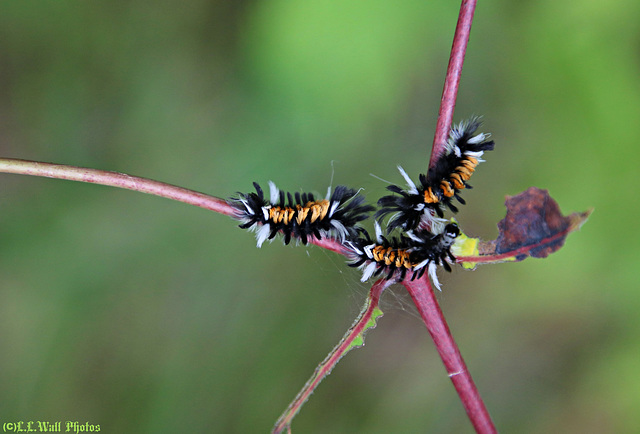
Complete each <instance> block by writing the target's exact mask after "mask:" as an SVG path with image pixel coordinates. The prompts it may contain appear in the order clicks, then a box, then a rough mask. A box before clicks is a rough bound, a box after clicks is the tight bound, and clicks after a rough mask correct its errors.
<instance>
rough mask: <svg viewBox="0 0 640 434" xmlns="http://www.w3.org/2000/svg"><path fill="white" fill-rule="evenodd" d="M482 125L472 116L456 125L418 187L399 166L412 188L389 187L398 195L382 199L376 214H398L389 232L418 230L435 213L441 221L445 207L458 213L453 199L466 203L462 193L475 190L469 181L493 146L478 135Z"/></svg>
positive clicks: (482, 135) (480, 134)
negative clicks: (397, 228)
mask: <svg viewBox="0 0 640 434" xmlns="http://www.w3.org/2000/svg"><path fill="white" fill-rule="evenodd" d="M480 124H481V122H480V118H478V117H473V118H471V119H469V120H468V121H465V122H460V123H459V124H458V125H456V126H454V127H453V128H452V129H451V131H450V133H449V139H448V140H447V145H446V148H445V152H444V154H443V155H442V156H441V157H440V158H439V159H438V161H437V162H436V164H435V165H434V166H433V167H432V168H430V169H429V171H428V172H427V174H426V175H424V174H420V176H419V180H420V183H419V184H418V185H416V184H415V183H414V182H413V181H412V180H411V178H410V177H409V175H407V172H405V171H404V169H403V168H402V167H400V166H398V170H399V171H400V174H401V175H402V177H403V178H404V179H405V181H406V182H407V185H408V187H409V188H408V189H407V190H404V189H402V188H401V187H399V186H397V185H390V186H388V187H387V190H389V191H391V192H393V193H397V195H396V194H393V195H388V196H383V197H381V198H380V199H379V200H378V206H379V207H380V210H378V211H377V212H376V214H375V217H376V218H377V219H378V220H381V219H383V218H384V217H385V216H386V215H387V214H392V213H395V214H394V215H393V216H392V217H391V218H390V220H389V222H388V223H387V230H388V231H391V230H393V229H394V228H396V227H400V228H403V229H405V230H411V229H415V228H417V227H418V226H419V225H420V223H421V221H422V220H423V219H425V220H434V219H435V214H437V216H438V217H440V218H442V217H444V213H443V209H444V208H445V207H448V208H449V209H450V210H451V211H453V212H458V208H457V207H456V206H455V205H453V203H452V202H453V199H454V198H455V199H457V200H458V202H460V203H461V204H463V205H464V204H465V201H464V199H462V197H460V194H459V192H460V191H461V190H464V189H465V188H469V189H470V188H472V187H471V186H470V185H469V184H468V183H467V181H468V180H469V178H471V175H472V174H473V172H474V171H475V169H476V167H477V166H478V164H479V163H481V162H482V161H484V160H482V159H481V157H482V155H483V154H484V152H485V151H491V150H493V147H494V142H493V140H487V139H488V138H489V137H490V134H484V133H479V134H475V132H476V130H477V129H478V127H479V126H480ZM474 134H475V135H474Z"/></svg>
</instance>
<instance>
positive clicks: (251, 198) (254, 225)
mask: <svg viewBox="0 0 640 434" xmlns="http://www.w3.org/2000/svg"><path fill="white" fill-rule="evenodd" d="M253 186H254V187H255V189H256V192H255V193H238V196H237V197H235V198H231V199H229V200H228V201H227V202H228V203H229V204H230V205H231V206H233V207H234V208H235V209H236V210H237V213H236V215H235V218H237V219H238V220H240V221H241V222H242V224H240V227H241V228H243V229H249V228H250V229H252V230H255V231H256V239H257V244H258V247H261V246H262V244H263V243H264V242H265V241H266V240H271V239H273V238H274V237H275V236H276V234H278V233H282V235H283V236H284V243H285V244H289V242H290V241H291V238H295V239H298V240H300V241H301V242H302V244H307V242H308V240H309V237H312V236H313V237H316V238H317V239H321V238H322V237H331V238H336V239H338V240H339V241H341V242H344V241H345V240H346V239H348V238H352V237H355V236H357V233H358V232H359V231H360V230H361V228H360V226H359V222H361V221H362V220H365V219H366V218H368V217H369V213H370V212H372V211H373V210H374V208H373V207H372V206H371V205H364V197H363V196H358V195H357V193H358V192H357V191H356V190H353V189H351V188H347V187H344V186H341V185H340V186H337V187H336V188H335V190H334V191H333V193H331V187H329V189H328V190H327V196H326V198H325V199H321V200H316V199H315V197H314V196H313V194H312V193H302V194H301V193H295V194H294V195H292V194H291V193H286V194H285V192H283V191H280V190H279V189H278V188H277V187H276V185H275V184H274V183H273V182H271V181H269V193H270V195H269V200H267V199H265V197H264V192H263V190H262V188H261V187H260V185H259V184H258V183H256V182H254V183H253Z"/></svg>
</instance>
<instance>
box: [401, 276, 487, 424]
mask: <svg viewBox="0 0 640 434" xmlns="http://www.w3.org/2000/svg"><path fill="white" fill-rule="evenodd" d="M402 284H403V285H404V286H405V287H406V288H407V291H409V294H410V295H411V298H412V299H413V302H414V303H415V305H416V306H417V307H418V312H420V316H421V317H422V319H423V321H424V323H425V325H426V326H427V330H429V334H430V335H431V338H432V339H433V342H434V343H435V345H436V348H437V349H438V353H440V357H441V358H442V362H443V363H444V366H445V369H446V370H447V374H449V378H451V381H452V382H453V385H454V387H455V388H456V391H457V392H458V396H460V400H461V401H462V405H464V408H465V410H466V411H467V415H468V416H469V419H470V420H471V423H472V424H473V426H474V428H475V429H476V432H477V433H480V434H492V433H496V432H497V431H496V428H495V426H494V425H493V422H492V421H491V417H490V416H489V412H488V411H487V408H486V407H485V405H484V402H483V401H482V398H481V397H480V394H479V393H478V389H477V388H476V385H475V384H474V382H473V379H472V378H471V374H470V373H469V370H468V369H467V365H466V364H465V363H464V359H463V358H462V355H461V354H460V350H459V349H458V346H457V345H456V342H455V340H454V339H453V336H452V335H451V331H450V330H449V326H447V322H446V321H445V319H444V315H443V314H442V310H440V306H439V305H438V301H437V300H436V297H435V294H434V292H433V288H432V287H431V284H430V283H429V279H428V278H427V277H424V278H422V279H417V280H414V281H405V282H403V283H402Z"/></svg>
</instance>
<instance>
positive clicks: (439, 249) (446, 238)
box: [346, 222, 460, 289]
mask: <svg viewBox="0 0 640 434" xmlns="http://www.w3.org/2000/svg"><path fill="white" fill-rule="evenodd" d="M375 226H376V240H375V241H373V240H371V238H370V237H369V234H368V233H367V232H364V231H363V232H362V234H361V235H360V236H359V237H358V238H357V239H355V240H353V241H348V242H347V243H346V245H347V246H348V247H350V250H351V254H350V256H351V259H352V260H353V262H351V263H350V264H349V265H350V266H351V267H359V268H361V269H362V270H363V272H362V279H361V280H362V281H363V282H364V281H366V280H368V279H369V278H370V277H372V276H378V275H380V274H383V273H384V274H385V276H384V278H385V279H387V280H388V279H391V278H393V277H395V278H397V279H398V280H399V281H400V280H403V279H404V278H405V276H407V274H408V273H411V280H414V279H419V278H420V277H422V276H423V275H424V273H425V271H427V270H428V271H429V276H430V277H431V279H432V281H433V283H434V285H435V286H436V288H438V289H440V283H439V281H438V278H437V276H436V268H437V266H438V265H442V266H443V268H444V269H445V270H447V271H451V266H450V265H449V261H451V262H455V257H454V256H453V254H452V253H451V246H452V245H453V243H454V242H455V240H456V238H457V237H458V235H459V234H460V229H459V228H458V225H457V224H455V223H449V224H447V225H445V226H444V227H443V228H442V231H441V232H440V233H437V234H434V233H433V232H430V231H428V230H423V229H420V230H416V231H408V232H406V236H405V235H404V234H403V235H400V236H399V237H392V238H391V239H389V238H386V237H384V236H383V235H382V230H381V229H380V225H379V224H378V223H377V222H376V223H375Z"/></svg>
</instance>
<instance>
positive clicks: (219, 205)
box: [0, 158, 347, 255]
mask: <svg viewBox="0 0 640 434" xmlns="http://www.w3.org/2000/svg"><path fill="white" fill-rule="evenodd" d="M0 173H13V174H17V175H31V176H42V177H45V178H56V179H65V180H68V181H78V182H88V183H90V184H100V185H108V186H111V187H118V188H124V189H127V190H133V191H137V192H140V193H147V194H153V195H155V196H160V197H164V198H167V199H173V200H177V201H179V202H184V203H186V204H189V205H194V206H197V207H200V208H204V209H208V210H210V211H214V212H217V213H220V214H224V215H228V216H231V217H233V216H234V214H235V213H236V211H235V209H234V208H233V207H232V206H230V205H229V204H228V203H227V201H226V200H224V199H220V198H218V197H214V196H209V195H207V194H204V193H199V192H197V191H194V190H189V189H187V188H182V187H177V186H175V185H171V184H166V183H164V182H159V181H154V180H152V179H147V178H141V177H138V176H131V175H127V174H125V173H119V172H111V171H108V170H98V169H88V168H86V167H75V166H67V165H64V164H52V163H42V162H39V161H28V160H16V159H12V158H0ZM309 243H311V244H315V245H317V246H319V247H322V248H324V249H328V250H331V251H333V252H336V253H338V254H341V255H345V254H346V253H347V250H346V248H345V247H344V246H343V245H342V244H341V243H340V242H339V241H336V240H333V239H327V238H324V239H321V240H318V239H316V238H315V237H311V238H310V239H309Z"/></svg>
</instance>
